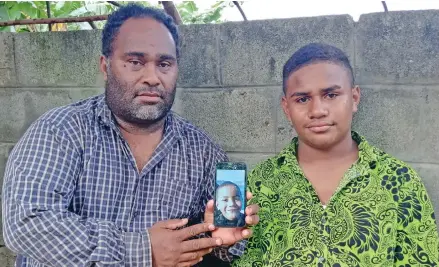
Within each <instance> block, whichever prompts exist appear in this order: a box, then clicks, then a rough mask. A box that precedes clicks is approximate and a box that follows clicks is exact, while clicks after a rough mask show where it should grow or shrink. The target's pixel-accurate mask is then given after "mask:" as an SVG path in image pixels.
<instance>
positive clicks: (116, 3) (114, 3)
mask: <svg viewBox="0 0 439 267" xmlns="http://www.w3.org/2000/svg"><path fill="white" fill-rule="evenodd" d="M107 3H110V4H112V5H113V6H117V7H120V6H122V5H121V4H119V3H118V2H116V1H107Z"/></svg>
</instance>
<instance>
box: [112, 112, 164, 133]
mask: <svg viewBox="0 0 439 267" xmlns="http://www.w3.org/2000/svg"><path fill="white" fill-rule="evenodd" d="M115 118H116V122H117V124H118V126H119V128H120V129H121V130H122V132H124V133H127V134H130V135H137V136H151V135H157V134H159V135H163V132H164V128H165V118H166V117H165V118H163V119H161V120H159V121H155V122H153V123H150V124H142V125H139V124H136V123H132V122H128V121H125V120H123V119H121V118H120V117H118V116H115Z"/></svg>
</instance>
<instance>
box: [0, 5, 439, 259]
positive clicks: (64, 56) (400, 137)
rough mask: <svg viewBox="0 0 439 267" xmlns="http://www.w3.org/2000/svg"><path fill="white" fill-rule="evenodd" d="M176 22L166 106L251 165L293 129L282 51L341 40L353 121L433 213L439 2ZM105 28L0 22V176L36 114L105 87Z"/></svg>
mask: <svg viewBox="0 0 439 267" xmlns="http://www.w3.org/2000/svg"><path fill="white" fill-rule="evenodd" d="M180 30H181V33H182V35H183V43H182V51H181V54H182V58H181V62H180V78H179V82H178V89H177V97H176V102H175V105H174V108H173V109H174V110H175V111H176V112H178V113H179V114H181V115H183V116H185V117H186V118H188V119H189V120H191V121H192V122H193V123H194V124H196V125H198V126H199V127H201V128H203V129H204V130H206V131H207V132H208V133H209V134H210V135H211V136H212V137H213V138H214V139H215V140H216V141H217V142H218V143H219V144H221V145H222V146H223V147H224V148H225V149H226V150H227V152H228V153H229V155H230V157H231V158H232V159H233V160H244V161H246V162H247V163H248V164H249V165H250V167H253V166H254V165H255V164H256V163H257V162H259V161H261V160H263V159H265V158H267V157H270V156H272V155H274V154H275V153H276V152H278V151H280V150H281V149H282V147H284V146H285V145H286V144H287V143H288V142H289V140H290V139H291V137H292V136H293V135H294V131H293V130H292V129H291V127H290V126H289V123H288V122H287V121H286V119H285V118H284V115H283V113H282V111H281V108H280V104H279V100H280V96H281V73H282V66H283V64H284V62H285V61H286V60H287V59H288V57H289V56H291V54H292V53H293V52H294V51H296V50H297V49H298V48H299V47H301V46H302V45H305V44H307V43H309V42H326V43H329V44H333V45H335V46H337V47H339V48H341V49H343V50H344V51H346V53H347V54H348V56H349V58H350V60H351V61H352V65H353V66H354V71H355V78H356V81H357V83H358V84H359V85H360V86H361V88H362V98H361V104H360V110H359V112H358V114H357V115H356V116H355V119H354V129H355V130H358V131H360V132H361V133H362V134H363V135H365V136H366V137H367V138H368V139H369V141H370V142H371V143H373V144H375V145H377V146H379V147H381V148H382V149H384V150H385V151H387V152H389V153H391V154H393V155H395V156H397V157H399V158H401V159H402V160H405V161H407V162H409V163H410V164H411V165H412V166H413V167H414V168H415V169H416V170H417V171H418V172H419V173H420V174H421V176H422V177H423V180H424V182H425V184H426V185H427V188H428V191H429V193H430V196H431V198H432V199H433V202H434V205H435V210H436V212H437V214H439V175H438V173H439V142H438V141H439V72H438V66H439V11H408V12H390V13H388V14H384V13H377V14H367V15H363V16H361V17H360V20H359V21H358V22H354V21H353V20H352V18H351V17H350V16H347V15H340V16H323V17H312V18H296V19H280V20H266V21H251V22H246V23H243V22H231V23H225V24H220V25H190V26H182V27H180ZM100 34H101V32H100V31H77V32H52V33H20V34H12V33H0V177H1V178H2V177H3V171H4V166H5V162H6V160H7V156H8V154H9V151H10V150H11V148H12V147H13V145H14V144H15V142H16V141H17V140H18V139H19V138H20V136H21V135H22V134H23V132H24V131H25V130H26V129H27V127H28V126H29V125H30V124H31V123H32V122H33V121H34V120H35V119H36V118H38V116H40V115H41V114H42V113H44V112H45V111H47V110H49V109H50V108H53V107H56V106H60V105H64V104H67V103H71V102H74V101H76V100H79V99H82V98H85V97H88V96H91V95H95V94H99V93H101V92H103V89H102V86H103V80H102V76H101V75H100V74H99V70H98V62H99V61H98V59H99V56H100ZM1 178H0V181H1ZM438 217H439V216H438ZM13 258H14V256H13V255H12V253H10V252H9V251H8V250H7V249H6V248H5V247H4V242H3V240H2V237H1V234H0V267H10V266H13Z"/></svg>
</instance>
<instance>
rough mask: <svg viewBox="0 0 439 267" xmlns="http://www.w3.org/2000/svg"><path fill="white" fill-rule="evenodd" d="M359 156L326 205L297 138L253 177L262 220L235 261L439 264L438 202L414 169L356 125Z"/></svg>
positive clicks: (255, 264)
mask: <svg viewBox="0 0 439 267" xmlns="http://www.w3.org/2000/svg"><path fill="white" fill-rule="evenodd" d="M352 138H353V139H354V140H355V141H356V142H357V143H358V147H359V159H358V161H357V162H356V163H355V164H353V165H352V167H351V168H350V169H349V170H348V171H347V172H346V174H345V175H344V177H343V179H342V181H341V183H340V186H339V187H338V189H337V190H336V192H335V194H334V195H333V196H332V197H331V200H330V201H329V203H328V205H327V206H326V207H325V206H322V205H321V202H320V200H319V198H318V196H317V194H316V192H315V190H314V189H313V187H312V185H311V183H310V182H309V181H308V180H307V179H306V178H305V176H304V174H303V172H302V170H301V169H300V167H299V164H298V162H297V158H296V148H297V144H298V140H297V138H295V139H293V141H292V142H291V144H290V145H289V146H288V147H286V148H285V149H284V150H283V151H282V152H281V153H280V154H279V155H277V156H275V157H273V158H271V159H268V160H266V161H264V162H262V163H261V164H259V165H258V166H257V167H256V168H255V169H254V170H253V171H252V172H251V173H250V174H249V177H248V182H249V188H250V191H251V192H252V193H253V195H254V198H253V199H252V201H251V202H252V203H258V204H259V205H260V207H261V210H260V212H259V216H260V222H259V224H258V225H256V226H254V227H253V231H254V234H253V237H252V238H250V239H249V243H248V245H247V250H246V252H245V254H244V255H243V256H242V257H241V258H239V259H237V260H235V261H234V262H233V266H249V267H250V266H251V267H260V266H273V267H275V266H276V267H278V266H279V267H280V266H295V267H296V266H297V267H299V266H332V267H336V266H367V267H369V266H403V267H410V266H438V262H439V239H438V232H437V228H436V223H435V217H434V212H433V206H432V203H431V201H430V199H429V196H428V195H427V192H426V190H425V187H424V185H423V183H422V182H421V180H420V178H419V176H418V175H417V174H416V172H415V171H414V170H413V169H411V168H410V167H409V166H408V165H407V164H405V163H404V162H402V161H400V160H397V159H395V158H393V157H391V156H390V155H388V154H386V153H384V152H382V151H380V150H379V149H377V148H375V147H373V146H371V145H369V144H368V143H367V141H366V140H365V139H364V138H363V137H361V136H359V135H358V134H357V133H355V132H353V133H352Z"/></svg>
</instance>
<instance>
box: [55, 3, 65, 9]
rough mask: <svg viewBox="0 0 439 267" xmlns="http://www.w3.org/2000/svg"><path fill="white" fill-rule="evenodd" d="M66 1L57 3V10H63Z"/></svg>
mask: <svg viewBox="0 0 439 267" xmlns="http://www.w3.org/2000/svg"><path fill="white" fill-rule="evenodd" d="M65 3H66V2H65V1H59V2H56V5H55V9H58V10H59V9H62V8H63V7H64V4H65Z"/></svg>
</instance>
